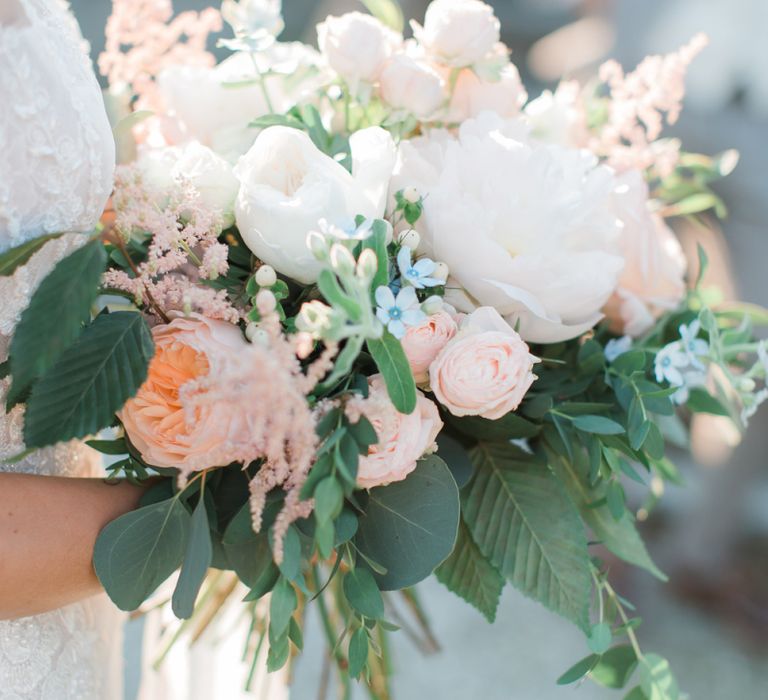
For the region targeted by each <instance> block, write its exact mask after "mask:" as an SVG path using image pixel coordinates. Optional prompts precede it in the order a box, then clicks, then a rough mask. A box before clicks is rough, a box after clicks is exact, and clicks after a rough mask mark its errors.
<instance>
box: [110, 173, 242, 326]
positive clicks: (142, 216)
mask: <svg viewBox="0 0 768 700" xmlns="http://www.w3.org/2000/svg"><path fill="white" fill-rule="evenodd" d="M159 201H160V202H163V206H160V205H159V204H158V202H159ZM113 205H114V208H115V224H114V226H115V232H116V234H117V235H118V236H119V237H120V238H121V239H122V240H123V241H125V242H126V243H127V242H128V241H130V239H131V238H132V237H133V236H135V235H145V234H147V233H149V234H150V236H151V240H150V242H149V246H148V249H147V258H146V260H145V261H143V262H141V263H139V264H138V265H135V266H134V267H135V270H134V271H132V272H133V274H129V273H128V272H125V271H123V270H109V271H108V272H107V273H106V274H105V277H104V283H105V285H106V286H107V287H109V288H112V289H118V290H121V291H124V292H128V293H129V294H131V295H133V297H134V299H135V301H136V303H137V304H139V305H148V306H149V307H150V308H149V309H148V310H149V311H151V312H155V313H157V308H153V304H152V303H151V302H154V305H156V306H158V307H160V309H162V310H163V311H164V312H169V311H183V312H184V313H190V312H193V311H194V312H199V313H200V314H202V315H203V316H206V317H207V318H214V319H221V320H224V321H229V322H230V323H237V322H238V321H239V320H240V312H239V311H238V310H237V309H235V308H234V307H233V306H232V304H231V303H230V302H229V300H228V299H227V294H226V291H224V290H216V289H213V288H211V287H208V286H205V285H203V284H201V283H200V280H201V279H215V278H216V277H218V276H219V275H223V274H225V273H226V272H227V269H228V264H227V247H226V246H225V245H223V244H222V243H219V241H218V236H219V234H220V232H221V225H222V221H221V216H220V214H219V213H218V212H216V211H212V210H210V209H208V208H207V207H205V206H204V205H203V204H202V202H201V201H200V198H199V196H198V193H197V192H196V191H195V189H194V188H193V187H192V186H191V185H190V184H189V183H181V184H179V185H177V186H175V187H173V188H171V189H170V190H168V191H167V192H160V193H159V192H157V191H153V192H150V191H149V190H148V189H147V187H146V186H145V184H144V182H143V178H142V175H141V172H140V171H139V170H138V169H137V168H136V167H133V166H125V167H121V168H118V169H117V171H116V174H115V193H114V196H113Z"/></svg>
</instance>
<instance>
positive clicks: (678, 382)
mask: <svg viewBox="0 0 768 700" xmlns="http://www.w3.org/2000/svg"><path fill="white" fill-rule="evenodd" d="M687 366H688V355H687V354H686V352H685V350H684V349H683V347H682V345H681V343H680V342H679V341H675V342H674V343H670V344H669V345H665V346H664V347H663V348H662V349H661V350H659V352H658V353H657V354H656V360H655V362H654V370H655V371H656V381H657V382H662V381H667V382H669V383H670V384H671V385H672V386H678V387H681V386H684V385H685V378H684V377H683V373H682V371H681V370H682V369H683V368H684V367H687Z"/></svg>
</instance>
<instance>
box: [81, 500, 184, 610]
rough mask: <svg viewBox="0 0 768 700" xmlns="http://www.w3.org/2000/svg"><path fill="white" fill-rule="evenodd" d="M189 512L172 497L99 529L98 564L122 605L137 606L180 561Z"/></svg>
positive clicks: (106, 584)
mask: <svg viewBox="0 0 768 700" xmlns="http://www.w3.org/2000/svg"><path fill="white" fill-rule="evenodd" d="M189 532H190V516H189V513H187V511H186V509H185V508H184V506H183V505H182V504H181V502H180V500H179V499H178V498H171V499H170V500H167V501H161V502H159V503H154V504H152V505H149V506H144V507H143V508H139V509H138V510H134V511H132V512H130V513H126V514H125V515H122V516H120V517H119V518H117V520H113V521H112V522H111V523H109V525H107V526H106V527H105V528H104V529H103V530H102V531H101V533H100V534H99V536H98V538H97V540H96V546H95V548H94V552H93V566H94V569H95V570H96V575H97V576H98V577H99V581H101V585H102V586H103V587H104V590H105V591H106V592H107V594H108V595H109V597H110V598H111V599H112V601H113V602H114V603H115V605H117V607H118V608H120V609H121V610H129V611H130V610H135V609H136V608H138V607H139V606H140V605H141V604H142V603H143V602H144V601H145V600H146V599H147V598H148V597H149V596H150V594H151V593H152V592H153V591H154V590H155V589H156V588H157V587H158V586H159V585H160V584H161V583H162V582H163V581H165V579H167V578H168V577H169V576H170V575H171V574H172V573H173V572H174V571H175V570H176V569H177V568H178V567H179V565H180V564H181V562H182V559H183V558H184V552H185V550H186V544H187V539H188V537H189Z"/></svg>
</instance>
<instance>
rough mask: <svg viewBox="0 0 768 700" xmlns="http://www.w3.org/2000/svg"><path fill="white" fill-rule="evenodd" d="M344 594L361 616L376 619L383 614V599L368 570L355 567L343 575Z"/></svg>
mask: <svg viewBox="0 0 768 700" xmlns="http://www.w3.org/2000/svg"><path fill="white" fill-rule="evenodd" d="M342 588H343V589H344V595H345V596H346V598H347V600H348V601H349V604H350V605H351V606H352V608H353V609H354V610H356V611H357V612H358V613H359V614H360V615H362V616H363V617H367V618H369V619H378V618H380V617H383V615H384V599H383V598H382V597H381V592H380V591H379V587H378V586H377V585H376V579H374V577H373V574H372V573H371V572H370V570H368V569H365V568H360V567H358V568H355V569H352V570H351V571H348V572H347V573H346V574H345V575H344V581H343V582H342Z"/></svg>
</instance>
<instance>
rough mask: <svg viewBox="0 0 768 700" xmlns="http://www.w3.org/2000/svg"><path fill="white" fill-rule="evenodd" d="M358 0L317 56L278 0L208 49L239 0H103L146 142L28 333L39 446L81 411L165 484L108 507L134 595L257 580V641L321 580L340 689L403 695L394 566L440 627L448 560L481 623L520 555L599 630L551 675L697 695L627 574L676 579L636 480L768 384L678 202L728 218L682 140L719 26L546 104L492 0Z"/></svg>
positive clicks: (754, 399) (143, 475)
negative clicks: (639, 522) (122, 510)
mask: <svg viewBox="0 0 768 700" xmlns="http://www.w3.org/2000/svg"><path fill="white" fill-rule="evenodd" d="M365 4H366V5H367V6H368V7H369V9H370V10H371V11H372V12H373V16H372V15H363V14H360V13H352V14H349V15H344V16H343V17H330V18H328V19H327V20H326V21H325V22H324V23H323V24H322V25H320V27H319V28H318V33H319V44H320V50H321V51H320V53H319V54H318V53H316V52H315V51H314V50H312V49H310V48H309V47H306V46H304V45H296V44H281V43H279V42H276V41H275V37H276V35H277V34H279V32H280V30H281V28H282V21H281V19H280V8H279V3H276V2H267V1H266V0H262V1H257V0H252V1H249V0H242V1H241V2H239V3H237V2H233V1H232V0H226V1H225V2H224V5H223V9H222V13H223V15H224V17H225V19H226V20H227V21H228V22H229V23H230V24H231V25H232V27H233V29H234V38H233V39H229V40H226V41H224V42H223V43H224V44H225V46H227V48H229V49H230V50H232V51H233V55H232V56H231V57H230V58H228V59H227V60H226V61H224V62H222V63H220V64H218V65H213V63H212V61H211V57H210V56H208V54H206V53H205V52H204V50H203V47H204V44H205V36H206V35H207V32H208V31H209V30H210V29H216V28H217V22H218V21H220V20H219V19H218V14H217V13H215V12H213V11H209V12H206V13H203V14H201V15H194V14H193V15H189V14H187V15H184V16H182V17H180V18H177V19H176V20H173V21H172V22H169V20H170V16H171V12H170V6H169V5H166V4H164V3H162V2H161V3H157V2H152V3H150V2H143V3H138V4H136V3H133V4H130V3H127V2H115V15H113V18H112V19H111V20H110V25H109V26H108V43H107V47H108V50H107V53H106V54H105V55H104V56H102V60H101V66H102V69H103V70H104V71H105V72H106V73H107V74H109V77H110V81H111V86H112V87H111V89H110V92H109V95H108V97H109V100H110V104H111V105H112V108H113V111H115V112H116V113H119V112H120V111H121V110H122V111H123V112H124V113H125V114H124V116H123V118H122V121H120V123H119V124H118V125H117V127H116V134H117V135H118V137H119V141H120V145H121V151H122V152H123V153H131V155H129V156H127V159H128V160H129V161H130V162H129V163H127V164H126V165H123V166H121V167H120V168H119V170H118V173H117V175H116V183H115V191H114V194H113V198H112V203H111V207H110V208H109V209H108V211H107V212H106V213H105V217H104V219H103V222H102V227H101V228H100V230H99V231H97V232H95V233H94V234H93V235H91V236H84V237H83V242H82V245H81V246H80V247H79V248H78V249H77V250H76V251H75V252H73V253H72V254H71V255H69V256H68V257H67V258H65V259H64V260H62V261H61V262H60V263H59V264H58V265H57V266H56V268H55V269H54V270H53V272H52V273H51V274H50V275H49V276H48V277H47V278H46V279H45V280H44V281H43V283H42V284H41V285H40V287H39V288H38V289H37V291H36V292H35V294H34V296H33V297H32V301H31V303H30V305H29V307H28V308H27V309H26V311H25V312H24V314H23V316H22V318H21V321H20V323H19V325H18V329H17V332H16V334H15V336H14V338H13V342H12V345H11V348H10V355H9V356H10V360H9V363H8V364H7V366H4V367H3V373H4V375H10V377H11V380H12V385H11V391H10V392H9V396H8V403H9V405H15V404H18V403H25V404H26V414H25V423H24V437H25V443H26V446H27V447H28V448H29V449H30V450H33V449H36V448H41V447H44V446H47V445H53V444H55V443H58V442H63V441H68V440H72V439H81V438H89V437H90V438H92V439H90V440H89V442H88V444H89V445H91V446H92V447H93V448H95V449H97V450H99V451H101V452H103V453H104V454H106V455H109V456H110V459H111V464H110V466H109V469H110V472H111V476H112V477H113V478H118V477H125V478H128V479H130V480H132V481H136V482H140V483H145V484H146V492H145V495H144V498H143V502H142V505H141V507H140V508H139V509H138V510H136V511H134V512H131V513H129V514H127V515H124V516H122V517H120V518H118V519H117V520H116V521H114V522H112V523H110V524H109V525H107V527H106V528H105V529H104V530H103V531H102V533H101V535H100V536H99V539H98V542H97V545H96V550H95V553H94V566H95V569H96V572H97V574H98V576H99V578H100V580H101V582H102V584H103V585H104V588H105V589H106V591H107V593H108V594H109V595H110V597H111V598H112V600H113V601H114V602H115V603H116V604H117V605H118V606H119V607H121V608H122V609H124V610H134V609H137V608H139V607H140V606H141V605H142V604H143V603H144V602H145V601H146V600H147V599H148V598H149V597H150V596H151V595H152V594H153V592H154V591H155V590H156V589H157V588H158V586H160V584H162V583H163V582H164V581H165V580H166V579H168V578H169V577H170V576H171V575H172V574H173V573H174V572H175V571H177V570H178V569H180V572H179V574H178V578H177V581H176V584H175V590H174V592H173V595H172V599H171V604H172V606H173V611H174V612H175V613H176V615H177V616H178V617H179V618H182V619H184V620H192V621H198V622H200V621H203V623H205V622H207V621H209V620H210V619H211V618H212V617H214V616H215V613H216V611H217V609H218V606H220V605H221V600H222V592H223V597H226V596H227V595H228V594H232V593H233V592H236V591H239V590H243V591H244V602H243V609H244V611H245V612H246V613H247V614H248V615H249V616H251V618H252V624H251V628H250V632H249V634H248V639H247V640H245V643H246V647H247V649H248V650H249V654H250V656H251V658H252V659H253V663H254V664H255V663H256V661H257V659H258V658H259V650H260V649H261V647H262V642H264V640H267V642H268V645H269V655H268V666H269V668H270V670H275V669H279V668H281V667H282V666H283V665H285V664H286V663H287V662H288V661H289V659H290V658H291V656H292V655H293V654H294V653H295V652H296V651H297V650H300V649H301V647H302V620H303V618H304V612H305V610H306V609H307V607H308V606H310V605H316V606H317V608H318V610H319V612H320V616H321V619H322V623H323V629H324V631H325V633H326V635H327V639H328V646H329V655H330V658H332V659H333V661H334V662H335V665H336V667H337V669H338V675H339V678H340V681H341V683H342V686H343V687H345V688H347V689H348V688H349V679H350V678H362V679H363V681H364V682H365V683H366V684H367V687H368V689H369V690H370V693H371V696H372V697H380V698H383V697H387V696H388V690H387V687H388V685H387V677H388V675H389V673H390V666H389V662H388V657H387V642H386V634H387V633H388V632H390V631H392V630H394V629H396V627H397V626H396V625H395V624H394V623H393V621H392V620H393V616H394V615H395V612H396V609H397V608H396V606H395V607H393V606H392V605H393V604H392V601H393V596H395V595H397V596H398V597H401V598H402V600H403V601H405V602H406V604H407V606H408V607H409V609H411V610H412V611H413V612H414V614H415V616H416V618H417V619H418V620H419V621H420V622H421V623H424V624H426V623H425V618H424V613H423V610H422V608H421V605H420V603H419V601H418V598H417V596H416V593H415V592H414V590H413V589H412V587H413V586H414V585H415V584H417V583H418V582H419V581H422V580H423V579H425V578H426V577H428V576H429V575H431V574H432V573H433V572H434V574H435V575H436V577H437V579H438V580H439V581H440V582H441V583H443V584H444V585H445V586H447V587H448V588H449V589H450V590H451V591H453V592H455V593H456V594H457V595H459V596H461V597H462V598H463V599H464V600H466V601H467V602H468V603H469V604H471V605H473V606H474V607H476V608H477V609H478V610H479V611H480V612H481V613H482V614H483V615H484V616H485V617H486V618H487V619H488V620H489V621H493V620H494V617H495V614H496V609H497V606H498V603H499V598H500V595H501V592H502V589H503V588H504V586H505V585H506V584H507V583H510V584H511V585H512V586H514V587H515V588H516V589H517V590H519V591H520V592H522V593H523V594H524V595H526V596H529V597H531V598H533V599H535V600H537V601H539V602H540V603H542V604H543V605H545V606H546V607H548V608H549V609H551V610H552V611H554V612H555V613H557V614H559V615H562V616H564V617H565V618H567V619H569V620H570V621H572V622H573V624H575V625H576V626H577V627H578V628H579V629H581V630H582V631H583V632H584V635H585V638H586V645H587V646H588V648H589V651H590V654H589V655H588V656H587V657H586V658H584V659H583V660H582V661H580V662H579V663H577V664H576V665H575V666H573V668H571V669H570V670H569V671H567V672H566V673H565V674H564V675H563V676H562V678H561V679H560V681H559V682H561V683H570V682H575V681H578V680H580V679H582V678H583V677H585V676H588V677H589V678H591V679H592V680H594V681H596V682H598V683H600V684H603V685H606V686H609V687H614V688H624V687H629V688H630V690H629V691H628V694H627V695H626V697H627V698H632V699H633V700H639V699H641V698H647V699H648V700H666V699H669V700H674V699H676V698H677V697H678V690H677V685H676V682H675V679H674V677H673V674H672V671H671V670H670V667H669V665H668V663H667V661H666V660H664V659H663V658H661V657H659V656H658V655H656V654H654V653H650V652H648V651H645V650H642V649H641V648H640V646H639V643H638V640H637V637H636V632H635V630H636V627H637V625H638V623H639V620H638V618H636V617H634V613H633V612H632V611H633V608H632V606H631V604H630V603H629V602H628V601H626V600H625V599H623V598H622V597H621V596H620V594H619V593H617V592H616V590H615V589H614V588H613V585H612V584H611V582H610V580H609V573H610V566H611V562H612V561H614V560H615V559H616V558H618V559H621V560H623V561H625V562H627V563H629V564H632V565H634V566H637V567H639V568H641V569H644V570H646V571H647V572H648V573H649V575H652V576H655V577H657V578H659V579H665V576H664V574H663V573H662V572H661V571H660V570H659V568H658V567H657V566H656V565H655V564H654V562H653V560H652V558H651V556H650V555H649V553H648V551H647V549H646V547H645V545H644V543H643V540H642V539H641V537H640V535H639V534H638V531H637V529H636V522H635V519H636V511H635V509H634V508H633V507H632V506H631V505H630V503H628V502H627V498H626V496H625V484H627V483H628V482H629V481H631V482H637V483H638V484H640V485H642V486H643V487H648V489H649V495H648V499H647V501H646V502H645V503H644V504H643V505H642V511H643V514H644V515H645V516H647V514H648V512H649V511H650V510H651V508H652V506H653V504H654V502H655V500H656V498H657V497H658V495H659V493H660V491H661V489H660V485H661V484H662V483H663V482H665V481H671V482H674V483H679V481H680V478H679V475H678V472H677V471H676V469H675V467H674V465H673V464H672V462H671V461H670V460H669V459H668V457H667V456H666V447H667V443H668V442H669V441H670V440H671V439H673V437H674V436H679V435H680V434H681V433H684V431H685V425H686V421H687V419H688V418H689V417H690V415H691V414H694V413H698V412H703V413H711V414H715V415H718V416H723V417H726V418H728V419H730V420H731V421H732V422H733V423H734V424H736V425H737V426H738V427H739V428H743V427H745V425H746V421H747V419H748V418H749V416H750V415H751V414H752V413H753V412H754V410H756V408H757V406H758V405H759V404H760V403H761V402H762V401H763V400H764V399H765V398H766V395H767V394H768V390H766V389H765V388H764V387H763V388H760V387H759V386H758V384H761V385H764V382H765V379H766V374H767V373H768V355H767V354H766V346H765V345H764V344H762V343H758V342H756V341H755V340H754V336H753V327H754V326H755V324H765V323H766V321H768V316H767V315H766V313H765V312H764V311H763V310H761V309H758V308H755V307H752V306H750V305H747V304H735V303H732V304H723V303H719V302H718V301H717V299H716V298H715V297H714V296H713V294H712V292H711V290H708V289H705V288H704V287H703V285H702V278H703V275H704V271H705V268H706V257H705V255H704V253H703V252H702V251H700V254H699V260H698V266H697V267H698V275H697V277H696V278H695V279H690V278H689V280H688V282H689V284H688V285H686V284H685V261H684V259H683V256H682V251H681V249H680V246H679V244H678V243H677V241H676V239H675V237H674V235H673V234H672V232H671V230H670V229H669V228H667V226H666V224H665V223H664V218H672V217H683V216H687V217H696V216H698V215H699V214H701V213H702V212H704V211H707V210H710V209H714V210H715V212H716V213H718V214H722V213H724V206H723V204H722V202H720V200H719V199H718V198H717V197H716V195H715V194H714V193H713V191H712V190H711V188H710V184H711V182H712V181H713V180H715V179H717V178H718V177H720V176H722V175H725V174H727V173H728V171H729V170H730V169H731V168H732V167H733V165H735V158H734V154H732V153H726V154H724V155H723V156H720V157H718V158H709V157H706V156H701V155H692V154H688V153H685V152H683V151H681V149H680V144H679V143H678V142H676V141H674V140H670V139H662V138H660V135H659V132H660V130H661V126H662V121H663V117H664V115H665V114H666V115H667V117H668V119H670V120H674V118H676V115H677V113H678V111H679V107H680V99H681V97H682V87H681V81H682V78H683V76H684V72H685V67H686V66H687V64H688V63H689V62H690V60H691V59H692V58H693V56H694V54H695V53H696V51H697V50H698V49H699V48H701V46H702V44H703V41H702V40H701V39H700V38H697V39H695V40H694V41H693V42H692V43H691V44H690V45H689V46H687V47H685V48H684V49H682V50H681V51H680V52H678V53H676V54H671V55H670V56H667V57H652V58H650V59H647V60H646V61H645V62H644V63H643V64H641V66H640V67H638V69H637V70H636V71H635V72H633V73H630V74H628V75H624V73H623V71H622V70H621V69H620V68H619V67H618V66H617V65H615V64H613V63H609V64H606V65H605V66H604V67H603V69H602V70H601V73H600V78H599V80H597V81H595V83H594V84H590V85H587V86H579V85H576V84H574V83H564V84H562V85H561V86H560V87H559V88H558V90H557V92H556V93H554V94H551V93H545V94H544V95H542V96H541V97H539V98H537V99H536V100H533V101H528V100H527V96H526V94H525V91H524V89H523V87H522V85H521V84H520V81H519V78H518V76H517V71H516V69H515V67H514V65H513V64H512V63H511V62H510V61H509V57H508V52H507V50H506V49H505V48H504V47H503V45H501V44H500V43H499V26H498V21H497V20H496V18H495V17H494V16H493V13H492V10H491V9H490V8H489V7H488V6H487V5H484V4H483V3H482V2H479V1H478V0H435V2H433V3H432V5H431V6H430V8H429V10H428V12H427V16H426V18H425V22H424V25H423V26H421V25H417V24H414V36H415V39H413V40H409V41H408V42H405V43H404V42H403V38H402V34H401V31H402V15H401V14H400V12H399V9H398V8H397V6H396V5H395V4H394V3H391V2H385V1H384V0H378V1H376V2H373V1H371V2H366V3H365ZM129 5H130V7H129ZM212 12H213V14H211V13H212ZM158 13H159V14H158ZM149 26H152V27H153V28H154V29H153V31H151V32H150V31H148V27H149ZM182 34H186V36H187V41H186V42H181V40H180V39H179V37H180V36H181V35H182ZM169 37H170V38H171V39H172V40H170V41H169V40H168V38H169ZM150 59H151V60H150ZM185 81H186V82H185ZM652 88H653V89H652ZM137 144H138V146H137ZM235 162H237V165H236V167H234V168H233V167H232V164H233V163H235ZM48 238H50V237H48ZM48 238H42V239H37V240H35V241H33V242H31V243H27V244H25V245H23V246H21V247H19V248H16V249H13V250H11V251H8V252H7V253H5V254H4V255H3V256H2V257H0V274H3V275H9V274H12V273H13V271H14V270H15V269H16V268H17V267H18V266H19V265H22V264H23V263H24V262H25V261H27V260H28V259H29V258H30V257H31V256H32V255H34V254H35V253H36V251H37V250H39V249H40V248H41V247H42V246H43V245H44V244H45V242H46V241H47V240H48ZM108 428H110V429H113V430H112V432H111V434H103V435H101V436H100V437H98V438H93V436H95V435H97V434H99V433H100V431H102V430H104V429H108ZM237 582H239V585H238V586H236V585H235V584H236V583H237ZM262 599H264V600H268V601H269V602H268V606H266V608H265V606H264V605H259V604H258V601H260V600H262ZM267 608H268V611H267ZM183 624H190V623H188V622H185V623H183ZM256 640H258V642H257V641H256Z"/></svg>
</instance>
